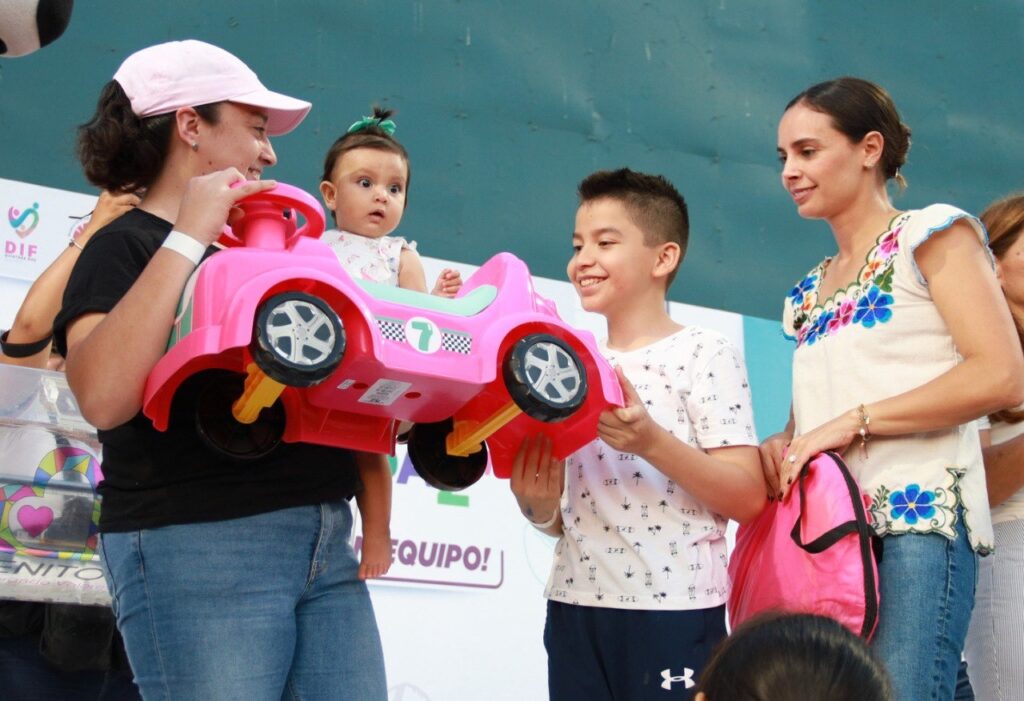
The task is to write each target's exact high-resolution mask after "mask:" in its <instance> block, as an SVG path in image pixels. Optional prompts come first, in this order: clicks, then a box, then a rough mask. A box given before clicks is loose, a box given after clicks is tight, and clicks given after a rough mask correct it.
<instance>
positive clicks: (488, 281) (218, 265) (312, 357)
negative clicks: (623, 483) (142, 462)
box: [143, 184, 622, 490]
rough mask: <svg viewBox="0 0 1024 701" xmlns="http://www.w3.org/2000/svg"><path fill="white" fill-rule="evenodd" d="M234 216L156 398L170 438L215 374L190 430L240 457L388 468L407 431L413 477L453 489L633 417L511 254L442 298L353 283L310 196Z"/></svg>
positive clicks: (575, 444) (187, 294)
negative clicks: (372, 461)
mask: <svg viewBox="0 0 1024 701" xmlns="http://www.w3.org/2000/svg"><path fill="white" fill-rule="evenodd" d="M238 206H239V207H240V208H241V209H242V211H243V213H244V214H243V216H242V217H241V218H240V220H238V221H237V222H235V224H234V225H233V227H232V228H231V229H227V228H226V229H225V234H224V236H223V237H222V242H223V243H224V244H225V245H227V246H228V248H227V250H224V251H221V252H219V253H217V254H216V255H214V256H211V257H210V258H209V259H208V260H206V261H205V262H203V263H202V265H200V266H199V267H198V268H197V269H196V271H195V273H194V274H193V275H192V278H191V279H190V280H189V282H188V284H187V285H186V286H185V290H184V292H183V294H182V298H181V302H180V303H179V307H178V315H177V318H176V319H175V322H174V328H173V329H172V332H171V337H170V341H169V343H168V349H167V353H166V354H165V355H164V357H163V358H161V360H160V361H159V362H158V363H157V365H156V367H154V368H153V371H152V372H151V373H150V376H149V379H148V381H147V383H146V391H145V397H144V403H143V410H144V411H145V413H146V415H147V416H148V417H149V418H150V419H152V420H153V423H154V425H155V426H156V427H157V428H158V429H160V430H165V429H166V428H167V424H168V420H169V415H170V407H171V402H172V400H173V398H174V395H175V392H176V391H177V389H178V388H179V386H180V385H181V384H182V382H184V381H185V380H186V379H188V378H191V377H193V376H199V375H200V374H202V377H197V380H196V381H199V382H201V383H202V389H201V390H200V392H199V395H198V400H197V401H198V406H197V407H196V411H195V412H193V413H194V415H195V417H196V418H195V428H196V430H197V431H198V433H199V434H200V435H201V436H202V437H203V439H204V440H206V441H207V442H208V443H209V444H210V445H211V446H212V447H214V448H215V449H217V450H219V451H221V452H223V453H226V454H227V455H230V456H232V457H234V458H237V459H246V458H253V457H259V456H261V455H265V454H266V453H267V452H269V451H270V450H272V449H273V448H274V447H275V446H276V445H277V444H278V443H279V442H280V441H290V442H295V441H305V442H308V443H315V444H320V445H329V446H337V447H343V448H351V449H355V450H365V451H371V452H378V453H393V452H394V447H395V436H396V432H397V427H398V422H399V421H400V420H405V421H411V422H413V423H414V424H415V425H414V427H413V429H412V431H411V433H410V438H409V455H410V458H411V459H412V463H413V465H414V467H415V468H416V470H417V472H418V473H419V474H420V475H421V476H422V477H423V479H424V480H426V481H427V482H428V483H429V484H431V485H433V486H435V487H437V488H439V489H449V490H455V489H462V488H464V487H467V486H469V485H470V484H473V483H474V482H476V481H477V480H478V479H479V478H480V477H481V475H483V473H484V470H485V468H486V465H487V457H488V454H490V458H491V463H492V465H493V468H494V472H495V474H496V475H497V476H499V477H508V476H509V475H510V473H511V468H512V461H513V459H514V458H515V454H516V451H517V450H518V448H519V445H520V443H521V442H522V440H523V438H525V437H526V436H530V435H534V434H536V433H544V434H546V435H547V436H548V437H550V439H551V441H552V443H553V453H554V455H555V457H556V458H564V457H565V456H567V455H569V454H570V453H572V452H573V451H575V450H576V449H578V448H580V447H581V446H582V445H584V444H585V443H587V442H589V441H591V440H593V439H594V437H595V436H596V432H597V419H598V416H599V414H600V413H601V411H602V410H604V409H605V408H607V407H608V406H609V405H617V406H621V405H622V392H621V389H620V388H619V384H618V382H617V380H616V377H615V374H614V372H613V371H612V369H611V367H610V366H609V365H608V364H607V362H605V360H604V359H603V358H602V357H601V356H600V354H599V353H598V351H597V347H596V345H595V343H594V339H593V336H592V335H591V334H589V333H587V332H582V331H576V330H574V329H572V328H570V327H569V326H568V325H566V324H565V323H564V322H563V321H562V320H561V319H560V318H559V317H558V315H557V313H556V311H555V305H554V304H553V303H551V302H550V301H549V300H547V299H544V298H543V297H541V296H539V295H538V294H536V293H535V292H534V290H533V285H532V282H531V280H530V274H529V271H528V270H527V269H526V265H525V264H524V263H523V262H522V261H521V260H519V259H518V258H516V257H515V256H513V255H511V254H508V253H500V254H498V255H496V256H494V257H493V258H491V259H490V260H489V261H487V263H485V264H484V265H483V267H481V268H480V269H479V270H478V271H477V272H476V273H474V274H473V275H472V276H471V277H470V278H469V279H468V280H467V281H466V283H465V285H464V286H463V288H462V290H461V291H460V292H459V295H458V296H457V297H455V298H454V299H446V298H443V297H436V296H432V295H428V294H424V293H419V292H413V291H410V290H404V289H401V288H397V287H392V286H389V285H383V284H379V283H373V282H366V281H357V280H353V279H352V278H351V277H350V276H349V275H348V273H346V272H345V270H344V269H343V268H342V266H341V263H339V262H338V259H337V258H336V256H335V255H334V253H333V252H332V251H331V249H330V248H329V247H328V246H327V245H326V244H324V243H322V242H321V241H319V240H318V239H319V237H320V235H321V233H322V232H323V229H324V214H323V210H322V209H321V207H320V204H319V203H318V202H317V201H316V200H315V199H313V198H312V197H311V196H310V195H308V194H307V193H305V192H303V191H302V190H299V189H298V188H294V187H291V186H288V185H284V184H279V185H277V187H275V188H273V189H271V190H268V191H265V192H262V193H258V194H255V195H252V196H250V197H247V198H245V199H244V200H241V201H240V202H239V203H238ZM296 212H298V213H299V214H301V215H302V217H303V218H304V219H305V222H306V223H305V225H304V226H302V227H301V228H300V227H298V226H297V222H296V217H295V213H296Z"/></svg>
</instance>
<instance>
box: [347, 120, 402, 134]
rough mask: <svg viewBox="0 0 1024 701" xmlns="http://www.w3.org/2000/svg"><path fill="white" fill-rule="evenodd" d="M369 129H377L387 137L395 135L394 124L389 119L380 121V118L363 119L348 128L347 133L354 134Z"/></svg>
mask: <svg viewBox="0 0 1024 701" xmlns="http://www.w3.org/2000/svg"><path fill="white" fill-rule="evenodd" d="M370 127H377V128H378V129H380V130H381V131H382V132H384V133H385V134H387V135H388V136H394V135H395V129H396V127H395V123H394V122H392V121H391V120H390V119H381V118H380V117H363V118H362V119H360V120H359V121H358V122H356V123H355V124H353V125H352V126H350V127H349V128H348V133H349V134H355V133H356V132H357V131H363V130H364V129H369V128H370Z"/></svg>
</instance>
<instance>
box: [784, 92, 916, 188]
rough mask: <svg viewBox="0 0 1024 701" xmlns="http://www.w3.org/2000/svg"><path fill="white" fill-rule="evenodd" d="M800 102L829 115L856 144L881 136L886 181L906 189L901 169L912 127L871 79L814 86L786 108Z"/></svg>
mask: <svg viewBox="0 0 1024 701" xmlns="http://www.w3.org/2000/svg"><path fill="white" fill-rule="evenodd" d="M797 103H803V104H805V105H807V106H808V107H810V108H811V109H813V110H815V111H817V112H821V113H823V114H827V115H828V116H829V117H831V118H832V124H833V125H834V126H835V128H836V129H837V130H838V131H840V132H842V133H843V134H845V135H846V137H847V138H848V139H850V141H852V142H853V143H855V144H856V143H860V141H861V139H863V138H864V137H865V136H866V135H867V134H868V132H872V131H877V132H878V133H880V134H881V135H882V138H883V139H884V140H885V145H884V147H883V150H882V158H881V166H882V173H883V174H884V175H885V179H886V180H889V179H890V178H893V179H895V180H896V184H897V185H898V186H899V187H900V189H903V188H905V187H906V186H907V181H906V179H905V178H904V177H903V176H902V175H901V174H900V167H901V166H902V165H903V164H904V163H906V162H907V152H908V151H909V150H910V127H908V126H907V125H906V124H904V123H903V122H902V121H901V120H900V114H899V112H898V111H897V110H896V104H895V103H894V102H893V100H892V97H891V96H890V95H889V93H888V92H886V90H885V88H883V87H881V86H879V85H876V84H874V83H872V82H871V81H869V80H864V79H862V78H853V77H850V76H844V77H842V78H834V79H832V80H826V81H825V82H824V83H818V84H817V85H812V86H811V87H809V88H807V89H806V90H804V91H803V92H802V93H800V94H799V95H797V96H796V97H794V98H793V99H792V100H790V101H789V104H788V105H786V109H787V110H788V109H789V108H790V107H792V106H793V105H795V104H797Z"/></svg>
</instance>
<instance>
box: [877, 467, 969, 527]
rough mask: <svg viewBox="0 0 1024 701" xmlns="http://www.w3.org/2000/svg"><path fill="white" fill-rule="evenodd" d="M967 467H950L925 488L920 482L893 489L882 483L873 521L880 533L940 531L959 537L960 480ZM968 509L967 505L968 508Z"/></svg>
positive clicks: (878, 489) (879, 487)
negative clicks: (956, 530) (938, 478)
mask: <svg viewBox="0 0 1024 701" xmlns="http://www.w3.org/2000/svg"><path fill="white" fill-rule="evenodd" d="M963 477H964V470H963V469H961V468H954V467H950V468H947V469H946V474H945V477H944V478H943V479H941V480H936V482H933V483H932V484H929V485H928V486H927V488H922V486H921V484H920V483H919V482H913V483H910V484H906V485H903V486H899V487H897V486H895V485H892V486H891V488H890V487H887V486H885V485H879V486H878V487H877V488H876V489H875V491H874V494H872V495H871V504H870V505H869V506H868V510H869V511H870V512H871V521H872V524H873V525H874V527H875V531H876V532H877V533H878V535H886V534H887V533H932V532H935V531H937V532H939V533H942V534H943V535H946V536H947V537H950V538H953V537H955V530H954V526H955V525H956V521H957V509H958V508H960V507H961V506H963V503H962V502H961V499H960V489H961V488H960V480H962V479H963ZM965 508H966V507H965Z"/></svg>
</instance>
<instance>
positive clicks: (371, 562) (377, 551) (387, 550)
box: [359, 533, 391, 579]
mask: <svg viewBox="0 0 1024 701" xmlns="http://www.w3.org/2000/svg"><path fill="white" fill-rule="evenodd" d="M389 569H391V537H390V535H389V534H387V533H364V534H363V543H362V545H361V546H360V553H359V579H377V578H378V577H383V576H384V575H386V574H387V573H388V570H389Z"/></svg>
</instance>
